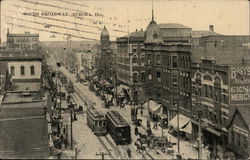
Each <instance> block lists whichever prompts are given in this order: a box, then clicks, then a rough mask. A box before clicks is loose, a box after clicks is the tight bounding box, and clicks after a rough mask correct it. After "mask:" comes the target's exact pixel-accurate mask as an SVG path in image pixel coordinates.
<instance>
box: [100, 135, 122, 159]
mask: <svg viewBox="0 0 250 160" xmlns="http://www.w3.org/2000/svg"><path fill="white" fill-rule="evenodd" d="M104 137H105V139H106V141H107V142H108V143H109V145H110V146H111V147H112V148H113V150H114V151H115V152H116V154H117V155H118V156H119V157H120V158H122V154H121V153H120V152H119V150H118V148H117V147H116V146H115V145H114V144H113V143H112V142H111V140H110V139H109V138H108V137H107V136H104Z"/></svg>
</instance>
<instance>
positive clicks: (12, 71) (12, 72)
mask: <svg viewBox="0 0 250 160" xmlns="http://www.w3.org/2000/svg"><path fill="white" fill-rule="evenodd" d="M10 74H11V75H12V76H14V75H15V67H14V66H11V67H10Z"/></svg>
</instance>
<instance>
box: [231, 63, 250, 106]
mask: <svg viewBox="0 0 250 160" xmlns="http://www.w3.org/2000/svg"><path fill="white" fill-rule="evenodd" d="M229 73H230V74H229V76H230V77H229V80H230V88H229V89H230V91H229V93H230V95H229V96H230V104H250V66H234V67H230V68H229Z"/></svg>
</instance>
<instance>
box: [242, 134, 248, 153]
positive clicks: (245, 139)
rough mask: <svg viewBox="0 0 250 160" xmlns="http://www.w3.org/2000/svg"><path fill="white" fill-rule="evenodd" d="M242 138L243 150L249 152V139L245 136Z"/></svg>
mask: <svg viewBox="0 0 250 160" xmlns="http://www.w3.org/2000/svg"><path fill="white" fill-rule="evenodd" d="M242 138H243V148H244V149H246V150H247V143H248V141H247V137H246V136H243V137H242Z"/></svg>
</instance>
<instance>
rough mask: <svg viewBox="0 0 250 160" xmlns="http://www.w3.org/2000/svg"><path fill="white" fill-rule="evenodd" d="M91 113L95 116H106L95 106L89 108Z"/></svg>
mask: <svg viewBox="0 0 250 160" xmlns="http://www.w3.org/2000/svg"><path fill="white" fill-rule="evenodd" d="M88 111H89V113H90V114H91V115H92V116H93V117H94V118H104V114H102V113H100V112H98V111H97V110H96V109H95V108H93V107H90V108H88Z"/></svg>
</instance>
